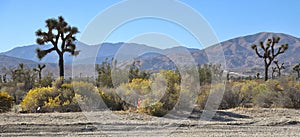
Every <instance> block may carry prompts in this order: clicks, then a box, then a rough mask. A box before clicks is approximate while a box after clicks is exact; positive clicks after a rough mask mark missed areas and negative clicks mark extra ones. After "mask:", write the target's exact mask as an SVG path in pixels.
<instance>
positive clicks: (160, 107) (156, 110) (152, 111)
mask: <svg viewBox="0 0 300 137" xmlns="http://www.w3.org/2000/svg"><path fill="white" fill-rule="evenodd" d="M139 112H143V113H147V114H149V115H152V116H157V117H162V116H164V115H166V114H167V113H168V110H166V109H165V108H164V104H163V103H162V102H160V101H158V102H156V103H154V104H152V105H149V106H146V107H141V108H139Z"/></svg>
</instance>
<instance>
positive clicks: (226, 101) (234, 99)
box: [219, 83, 241, 109]
mask: <svg viewBox="0 0 300 137" xmlns="http://www.w3.org/2000/svg"><path fill="white" fill-rule="evenodd" d="M220 90H222V89H220ZM219 92H220V91H219ZM240 97H241V96H240V94H239V92H235V91H233V90H232V84H231V83H228V84H226V86H225V91H224V94H223V98H222V101H221V104H220V107H219V109H229V108H235V107H238V106H240V105H241V99H240Z"/></svg>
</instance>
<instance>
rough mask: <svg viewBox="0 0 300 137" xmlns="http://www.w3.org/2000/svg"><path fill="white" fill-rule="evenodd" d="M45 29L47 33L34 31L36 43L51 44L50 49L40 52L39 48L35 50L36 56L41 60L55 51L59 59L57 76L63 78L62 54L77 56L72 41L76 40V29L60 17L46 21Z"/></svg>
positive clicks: (77, 52)
mask: <svg viewBox="0 0 300 137" xmlns="http://www.w3.org/2000/svg"><path fill="white" fill-rule="evenodd" d="M46 27H47V29H48V31H45V32H44V31H42V30H41V29H39V30H37V31H36V33H35V34H36V36H37V39H36V42H37V43H38V44H39V45H44V44H45V43H48V42H49V43H51V44H52V46H53V47H52V48H49V49H47V50H41V49H40V48H37V49H36V52H37V56H38V58H39V59H42V58H43V57H44V56H46V55H47V54H48V53H51V52H52V51H56V53H57V54H58V57H59V61H58V65H59V76H60V77H61V78H63V77H64V53H65V52H69V53H71V55H73V56H76V55H78V54H79V51H76V45H75V44H74V41H75V40H76V38H75V36H74V35H75V34H77V33H78V32H79V31H78V28H77V27H71V26H69V25H68V23H67V22H65V20H64V18H63V17H62V16H59V17H58V19H54V18H51V19H47V20H46Z"/></svg>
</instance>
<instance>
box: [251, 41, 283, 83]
mask: <svg viewBox="0 0 300 137" xmlns="http://www.w3.org/2000/svg"><path fill="white" fill-rule="evenodd" d="M279 40H280V37H273V38H272V39H268V40H267V43H266V44H264V42H260V45H259V47H260V48H261V49H262V52H263V53H260V52H261V50H259V49H258V48H257V45H252V46H251V47H252V49H253V50H255V53H256V54H257V56H258V57H259V58H263V59H264V64H265V81H267V80H268V70H269V67H270V65H271V63H272V62H273V60H274V59H275V58H276V57H277V56H278V55H280V54H282V53H284V52H285V51H286V50H287V49H288V44H282V45H281V46H280V47H278V48H276V47H275V44H278V43H279Z"/></svg>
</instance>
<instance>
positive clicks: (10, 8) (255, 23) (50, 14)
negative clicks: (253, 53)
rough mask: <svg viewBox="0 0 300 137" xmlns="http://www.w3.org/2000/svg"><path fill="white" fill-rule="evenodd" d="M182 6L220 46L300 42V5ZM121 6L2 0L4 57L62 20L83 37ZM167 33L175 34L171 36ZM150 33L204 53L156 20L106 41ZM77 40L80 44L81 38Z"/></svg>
mask: <svg viewBox="0 0 300 137" xmlns="http://www.w3.org/2000/svg"><path fill="white" fill-rule="evenodd" d="M179 1H180V2H183V3H185V4H187V5H188V6H190V7H192V8H193V9H195V10H196V11H197V12H198V13H199V14H201V15H202V17H204V18H205V19H206V20H207V21H208V23H209V24H210V25H211V27H212V28H213V29H214V31H215V33H216V35H217V37H218V38H219V40H220V41H224V40H228V39H231V38H235V37H238V36H244V35H249V34H254V33H258V32H280V33H286V34H290V35H293V36H296V37H300V27H299V26H300V9H299V6H300V1H299V0H286V1H283V0H251V1H250V0H249V1H241V0H179ZM118 2H120V0H87V1H82V2H80V1H76V0H43V1H40V0H26V1H25V0H24V1H22V0H1V1H0V18H1V21H0V31H1V32H0V44H1V46H0V52H4V51H7V50H10V49H12V48H14V47H17V46H25V45H30V44H35V39H36V37H35V34H34V32H35V31H36V30H37V29H39V28H43V29H45V28H44V26H45V22H44V21H45V20H46V19H48V18H56V17H57V16H59V15H62V16H64V18H65V19H66V21H67V22H68V23H69V24H70V25H72V26H77V27H78V28H79V30H80V31H81V32H83V30H84V28H85V27H86V26H87V25H88V23H89V22H90V21H91V20H92V19H93V18H94V17H95V16H96V15H97V14H99V13H100V12H101V11H104V10H105V9H108V8H109V7H110V6H112V5H114V4H116V3H118ZM166 8H168V7H166ZM154 10H155V9H154ZM124 12H126V11H124ZM166 28H169V29H170V28H171V30H172V32H170V31H168V29H166ZM146 32H157V33H162V34H164V33H167V34H166V35H170V36H171V37H172V38H174V39H176V40H177V41H179V42H180V44H182V45H185V46H188V47H195V48H199V45H197V41H196V40H195V39H193V37H192V36H189V34H188V33H187V32H185V30H183V29H182V28H181V29H180V27H178V26H176V25H174V24H170V23H168V22H167V23H166V22H164V21H160V20H151V19H145V20H139V21H134V22H131V23H127V24H125V25H123V28H120V29H119V30H116V31H115V32H114V33H113V34H112V35H111V36H110V37H109V38H108V39H107V41H108V42H120V41H125V42H126V41H128V40H129V39H133V38H134V37H135V36H137V35H139V34H143V33H146ZM169 33H172V35H171V34H169ZM77 38H80V34H78V35H77Z"/></svg>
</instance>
